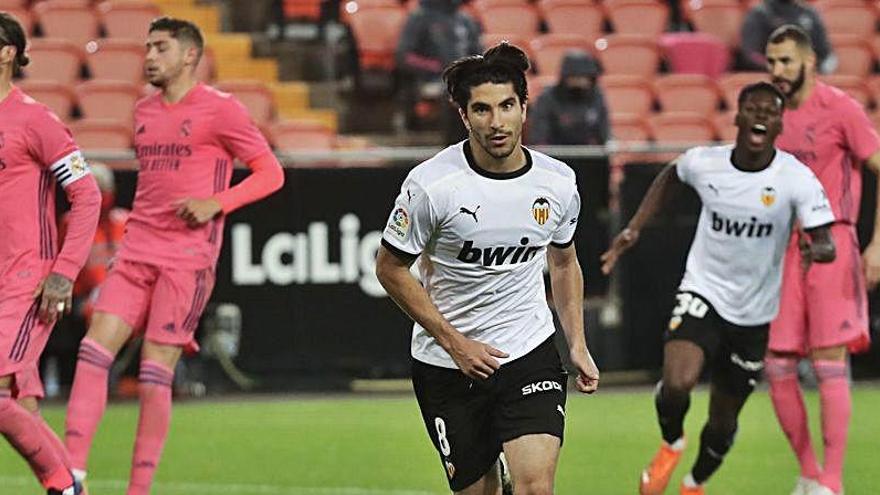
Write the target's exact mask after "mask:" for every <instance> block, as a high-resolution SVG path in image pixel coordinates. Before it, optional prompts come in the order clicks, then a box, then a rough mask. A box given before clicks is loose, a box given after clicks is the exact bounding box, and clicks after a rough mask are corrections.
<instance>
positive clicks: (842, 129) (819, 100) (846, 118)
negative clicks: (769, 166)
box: [776, 82, 880, 224]
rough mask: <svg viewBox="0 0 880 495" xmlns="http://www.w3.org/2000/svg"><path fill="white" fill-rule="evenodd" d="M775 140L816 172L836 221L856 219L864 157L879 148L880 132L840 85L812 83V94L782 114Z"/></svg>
mask: <svg viewBox="0 0 880 495" xmlns="http://www.w3.org/2000/svg"><path fill="white" fill-rule="evenodd" d="M782 119H783V129H782V134H781V135H780V136H779V137H778V138H777V139H776V146H777V147H778V148H779V149H781V150H783V151H787V152H788V153H791V154H792V155H794V156H795V157H796V158H797V159H798V160H800V161H801V162H803V163H804V164H805V165H807V166H808V167H810V170H812V171H813V173H814V174H816V177H818V178H819V181H820V182H821V183H822V186H823V187H825V192H826V193H827V194H828V199H829V201H830V202H831V208H832V209H833V210H834V216H835V218H837V220H838V221H841V222H846V223H850V224H855V223H856V222H857V221H858V216H859V205H860V201H861V196H862V170H861V165H862V163H863V162H864V161H865V160H866V159H868V158H869V157H870V156H871V155H873V154H874V153H876V152H877V151H880V137H878V135H877V131H876V130H875V129H874V125H873V124H871V121H870V120H869V119H868V116H867V115H865V111H864V109H863V108H862V106H861V105H860V104H859V103H858V102H857V101H855V100H854V99H853V98H852V97H850V96H849V95H847V94H846V93H844V92H843V91H841V90H839V89H837V88H835V87H833V86H829V85H827V84H823V83H820V82H817V83H816V86H815V87H814V88H813V92H812V93H811V94H810V97H809V98H807V100H806V101H804V102H803V103H802V104H801V105H800V107H798V108H796V109H787V110H786V111H785V113H784V114H783V116H782Z"/></svg>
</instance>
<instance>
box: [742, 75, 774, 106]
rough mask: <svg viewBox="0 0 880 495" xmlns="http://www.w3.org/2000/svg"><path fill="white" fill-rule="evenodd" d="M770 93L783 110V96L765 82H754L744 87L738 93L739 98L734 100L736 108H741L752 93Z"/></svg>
mask: <svg viewBox="0 0 880 495" xmlns="http://www.w3.org/2000/svg"><path fill="white" fill-rule="evenodd" d="M761 92H765V93H770V94H771V95H773V96H775V97H776V98H777V99H778V100H779V106H780V107H782V108H783V109H785V95H784V94H783V93H782V91H780V90H779V88H777V87H776V86H774V85H772V84H770V83H768V82H767V81H761V82H756V83H754V84H749V85H748V86H746V87H744V88H743V89H742V90H740V92H739V97H738V98H737V100H736V104H737V105H738V106H742V104H743V102H744V101H746V98H747V97H748V96H749V95H750V94H752V93H761Z"/></svg>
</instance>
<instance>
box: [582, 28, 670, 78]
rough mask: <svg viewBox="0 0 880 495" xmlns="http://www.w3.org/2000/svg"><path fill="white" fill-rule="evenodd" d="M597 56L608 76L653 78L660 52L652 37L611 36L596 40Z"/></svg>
mask: <svg viewBox="0 0 880 495" xmlns="http://www.w3.org/2000/svg"><path fill="white" fill-rule="evenodd" d="M595 46H596V50H595V51H596V54H597V56H598V57H599V61H600V62H601V63H602V67H603V68H604V69H605V73H606V74H631V75H636V76H643V77H653V75H654V74H655V73H656V72H657V68H658V65H659V64H660V50H659V48H658V47H657V43H655V42H654V38H653V37H652V36H640V35H635V34H609V35H608V36H605V37H604V38H599V39H597V40H596V43H595Z"/></svg>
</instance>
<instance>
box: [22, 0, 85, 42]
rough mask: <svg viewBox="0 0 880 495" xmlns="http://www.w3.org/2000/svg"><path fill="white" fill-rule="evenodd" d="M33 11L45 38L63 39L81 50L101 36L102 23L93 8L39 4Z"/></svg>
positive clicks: (47, 3) (52, 3)
mask: <svg viewBox="0 0 880 495" xmlns="http://www.w3.org/2000/svg"><path fill="white" fill-rule="evenodd" d="M31 11H32V12H33V13H34V15H35V16H36V19H37V22H38V23H39V24H40V29H41V30H42V32H43V36H48V37H53V38H62V39H66V40H69V41H72V42H74V43H75V44H76V45H77V46H79V47H80V48H82V47H84V46H85V44H86V43H88V42H89V41H92V40H95V39H97V38H98V36H99V32H100V21H99V19H98V15H97V14H96V13H95V11H94V10H93V9H92V8H91V7H77V6H73V5H63V4H56V3H54V2H51V1H49V2H39V3H37V4H35V5H34V7H33V9H31Z"/></svg>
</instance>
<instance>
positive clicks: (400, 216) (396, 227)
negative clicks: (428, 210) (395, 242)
mask: <svg viewBox="0 0 880 495" xmlns="http://www.w3.org/2000/svg"><path fill="white" fill-rule="evenodd" d="M409 224H410V220H409V213H407V211H406V209H405V208H403V207H398V208H397V209H396V210H394V213H392V214H391V221H390V222H388V229H387V230H388V231H389V232H391V233H392V234H394V236H395V237H397V238H398V239H400V240H404V239H406V236H407V235H408V234H409Z"/></svg>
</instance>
